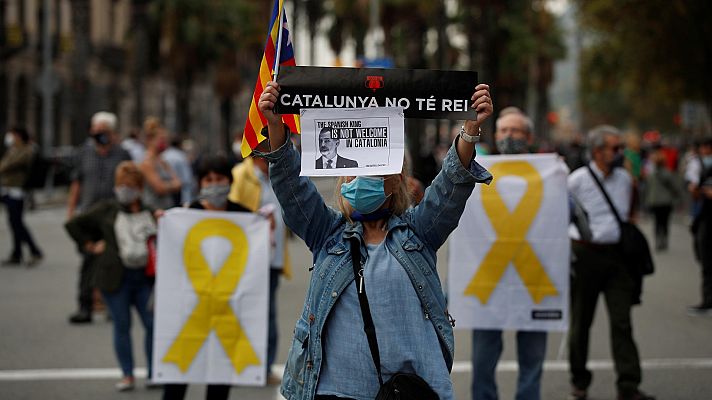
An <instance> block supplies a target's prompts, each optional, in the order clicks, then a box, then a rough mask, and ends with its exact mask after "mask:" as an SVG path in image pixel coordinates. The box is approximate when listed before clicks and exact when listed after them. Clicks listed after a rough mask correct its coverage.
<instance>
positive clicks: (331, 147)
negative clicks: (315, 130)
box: [316, 127, 358, 169]
mask: <svg viewBox="0 0 712 400" xmlns="http://www.w3.org/2000/svg"><path fill="white" fill-rule="evenodd" d="M331 132H332V128H331V127H323V128H321V131H320V132H319V152H321V157H319V158H317V159H316V169H331V168H357V167H358V162H356V160H350V159H348V158H344V157H341V156H339V153H338V151H337V150H338V147H339V139H334V138H333V137H332V134H331Z"/></svg>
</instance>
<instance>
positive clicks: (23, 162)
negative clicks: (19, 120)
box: [0, 127, 42, 266]
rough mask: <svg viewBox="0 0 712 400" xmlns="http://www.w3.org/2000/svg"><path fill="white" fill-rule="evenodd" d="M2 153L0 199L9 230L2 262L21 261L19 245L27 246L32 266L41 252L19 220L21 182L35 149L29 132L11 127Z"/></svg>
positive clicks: (22, 202)
mask: <svg viewBox="0 0 712 400" xmlns="http://www.w3.org/2000/svg"><path fill="white" fill-rule="evenodd" d="M5 148H6V150H5V154H4V155H3V157H2V159H1V160H0V200H2V202H3V203H5V207H6V208H7V223H8V225H9V226H10V231H12V253H10V256H9V257H8V258H7V259H5V260H3V261H2V265H4V266H10V265H20V264H21V263H22V260H23V257H22V244H23V243H26V244H27V246H28V247H29V248H30V258H29V259H28V260H27V265H28V266H32V265H36V264H37V263H38V262H40V261H41V260H42V251H41V250H40V248H39V247H38V246H37V244H35V241H34V239H33V238H32V234H30V230H29V229H27V226H26V225H25V222H24V221H23V219H22V218H23V211H24V206H25V197H26V196H27V193H26V191H25V183H26V182H27V179H28V176H29V173H30V170H31V167H32V162H33V160H34V158H35V151H34V149H33V147H32V146H31V144H30V135H29V134H28V133H27V131H26V130H25V129H23V128H19V127H18V128H12V129H10V131H9V132H7V133H6V134H5Z"/></svg>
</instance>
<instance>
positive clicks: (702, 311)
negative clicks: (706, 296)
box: [687, 304, 712, 317]
mask: <svg viewBox="0 0 712 400" xmlns="http://www.w3.org/2000/svg"><path fill="white" fill-rule="evenodd" d="M687 314H688V315H691V316H693V317H699V316H703V315H712V304H699V305H696V306H690V307H687Z"/></svg>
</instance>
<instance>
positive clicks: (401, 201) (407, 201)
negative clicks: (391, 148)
mask: <svg viewBox="0 0 712 400" xmlns="http://www.w3.org/2000/svg"><path fill="white" fill-rule="evenodd" d="M394 176H399V177H400V183H399V184H398V185H397V186H396V187H395V188H394V189H393V194H391V197H390V199H391V206H390V207H389V208H390V210H391V211H392V212H393V214H395V215H402V214H403V213H404V212H405V210H407V209H408V207H410V206H411V205H412V199H411V195H410V192H409V191H408V175H407V174H406V169H405V167H404V168H403V169H402V170H401V173H400V174H393V175H388V176H387V177H386V179H387V178H389V177H394ZM348 178H349V177H347V176H340V177H339V179H337V181H336V187H335V188H334V198H335V199H336V208H338V210H339V211H341V213H342V214H344V217H346V219H347V220H348V221H349V222H351V223H353V222H354V221H353V220H352V219H351V214H353V212H354V211H355V210H354V208H353V207H352V206H351V204H350V203H349V202H348V200H346V199H345V198H344V196H342V195H341V185H343V184H344V183H346V180H347V179H348Z"/></svg>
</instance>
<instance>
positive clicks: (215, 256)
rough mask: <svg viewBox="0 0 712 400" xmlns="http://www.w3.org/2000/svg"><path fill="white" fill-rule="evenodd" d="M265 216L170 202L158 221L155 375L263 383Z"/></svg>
mask: <svg viewBox="0 0 712 400" xmlns="http://www.w3.org/2000/svg"><path fill="white" fill-rule="evenodd" d="M268 246H269V222H268V221H267V220H265V219H264V218H263V217H261V216H259V215H255V214H250V213H236V212H212V211H202V210H191V209H183V208H174V209H171V210H169V211H167V212H166V214H165V215H164V216H163V217H162V218H161V219H160V221H159V224H158V257H157V269H156V273H157V275H156V291H155V296H156V297H155V298H156V303H155V318H154V334H153V335H154V341H153V380H154V381H155V382H159V383H167V382H189V383H223V384H234V385H264V384H265V381H266V377H265V373H266V368H265V363H266V358H267V316H268V311H267V302H268V294H269V287H268V286H269V264H268V260H269V254H268V251H269V250H268Z"/></svg>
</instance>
